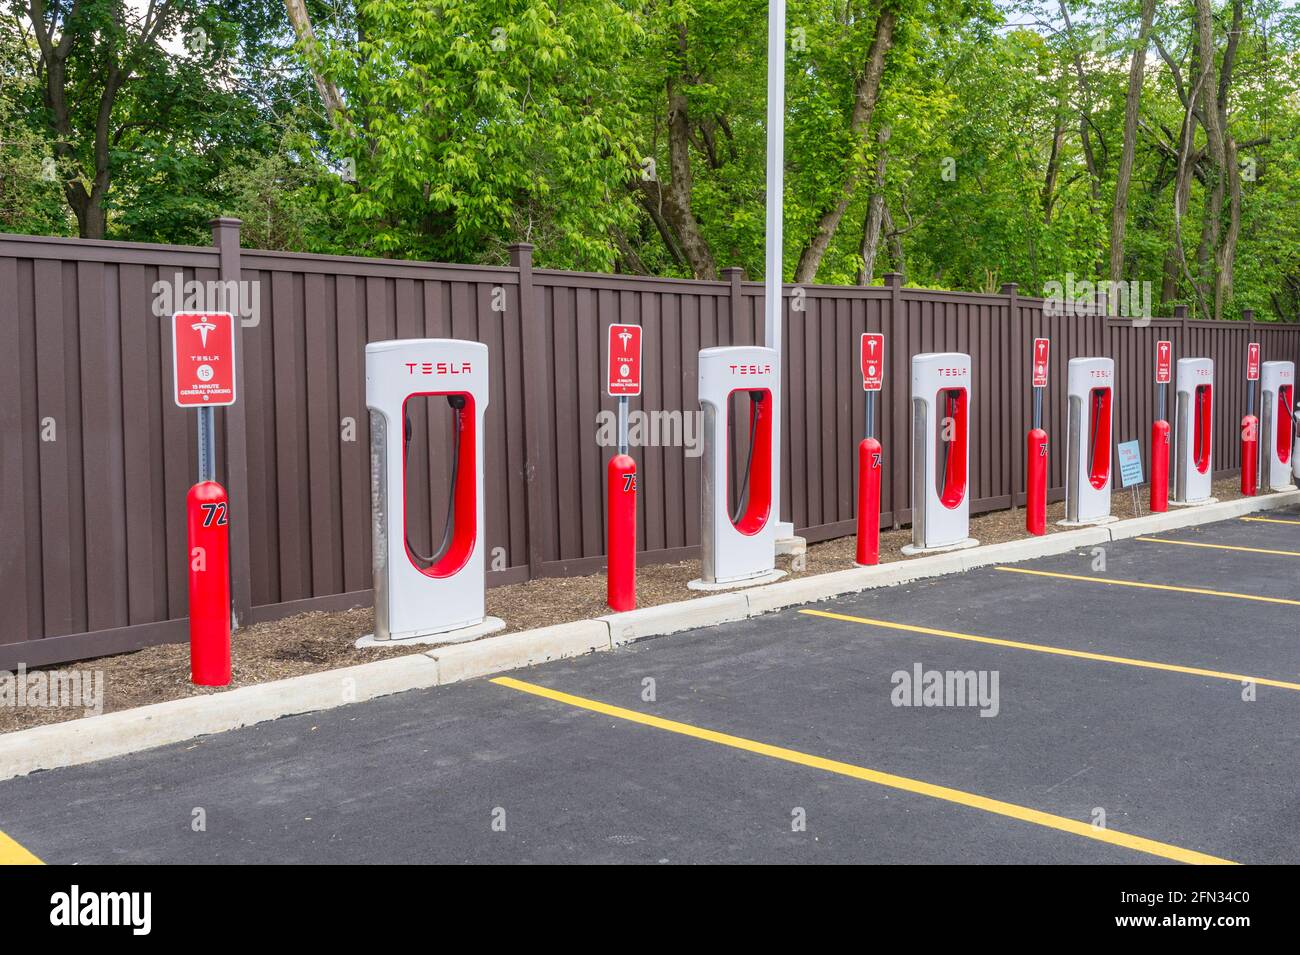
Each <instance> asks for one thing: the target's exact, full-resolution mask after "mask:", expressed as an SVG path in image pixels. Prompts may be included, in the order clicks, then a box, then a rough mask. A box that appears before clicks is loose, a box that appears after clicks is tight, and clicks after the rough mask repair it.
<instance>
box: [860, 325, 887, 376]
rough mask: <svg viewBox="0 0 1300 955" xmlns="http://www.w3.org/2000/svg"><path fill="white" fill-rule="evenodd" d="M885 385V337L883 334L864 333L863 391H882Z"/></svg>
mask: <svg viewBox="0 0 1300 955" xmlns="http://www.w3.org/2000/svg"><path fill="white" fill-rule="evenodd" d="M884 384H885V336H884V333H883V332H863V333H862V389H863V391H880V390H881V388H883V387H884Z"/></svg>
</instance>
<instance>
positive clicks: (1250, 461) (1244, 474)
mask: <svg viewBox="0 0 1300 955" xmlns="http://www.w3.org/2000/svg"><path fill="white" fill-rule="evenodd" d="M1258 464H1259V419H1258V418H1256V417H1255V416H1254V415H1253V414H1248V415H1246V416H1245V417H1244V418H1242V419H1241V493H1242V494H1244V495H1245V496H1246V497H1254V496H1255V492H1256V490H1257V489H1258V488H1257V481H1256V476H1255V472H1256V469H1257V467H1258Z"/></svg>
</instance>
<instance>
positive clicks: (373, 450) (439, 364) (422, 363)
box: [357, 338, 505, 646]
mask: <svg viewBox="0 0 1300 955" xmlns="http://www.w3.org/2000/svg"><path fill="white" fill-rule="evenodd" d="M412 398H426V399H428V400H429V403H428V409H429V413H430V414H431V415H433V414H436V413H437V406H438V405H439V404H442V405H443V406H444V407H445V409H446V411H447V413H449V414H450V415H451V418H452V439H451V447H450V449H449V450H448V456H449V458H450V478H449V493H448V502H447V510H446V518H445V523H444V525H443V533H442V537H441V543H439V544H438V545H437V546H436V547H435V548H434V550H433V552H432V553H430V554H425V553H422V552H420V550H419V549H418V548H417V547H415V546H413V545H412V543H411V541H410V538H409V536H408V534H407V523H406V511H407V503H408V501H407V495H406V490H407V467H408V463H409V462H408V457H409V455H408V450H409V445H410V440H411V429H410V419H409V417H408V412H409V408H408V405H409V403H410V401H411V399H412ZM487 405H488V349H487V346H486V345H483V344H481V343H479V342H467V341H458V340H456V339H450V338H418V339H407V340H399V341H387V342H375V343H373V344H370V345H367V346H366V406H367V407H368V408H369V409H370V506H371V520H372V527H371V533H372V539H373V545H374V552H373V561H374V585H375V632H374V635H373V636H371V637H363V638H362V639H361V640H360V641H358V643H357V645H358V646H369V645H374V644H383V643H386V642H388V641H396V640H405V641H410V642H416V643H433V642H437V643H444V642H454V641H458V640H469V639H471V638H473V637H479V636H482V635H484V634H486V633H492V632H494V631H496V630H501V629H503V628H504V627H505V624H504V623H503V622H502V621H501V620H499V619H497V618H495V617H488V616H486V604H485V598H484V587H485V584H486V568H485V564H484V540H483V537H484V534H483V528H484V524H483V513H484V506H483V451H482V449H483V448H485V447H486V442H485V440H484V434H483V415H484V413H485V412H486V411H487ZM435 507H436V505H435ZM433 513H435V514H436V513H437V511H436V510H434V512H433ZM434 536H435V539H436V538H437V535H436V534H435V535H434Z"/></svg>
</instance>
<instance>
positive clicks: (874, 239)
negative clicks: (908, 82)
mask: <svg viewBox="0 0 1300 955" xmlns="http://www.w3.org/2000/svg"><path fill="white" fill-rule="evenodd" d="M876 138H877V140H878V141H879V143H880V155H879V156H877V157H876V181H875V188H874V189H872V191H871V198H870V200H868V202H867V218H866V220H865V221H864V222H863V223H862V267H861V268H860V269H858V284H859V285H870V284H871V280H872V278H873V277H874V276H875V274H876V252H877V251H878V250H879V249H880V226H881V224H882V223H883V222H884V218H885V167H886V166H887V165H888V163H889V154H888V153H887V152H886V150H885V143H886V142H887V141H888V140H889V129H888V128H885V129H882V130H881V131H880V133H879V135H878V136H877V137H876Z"/></svg>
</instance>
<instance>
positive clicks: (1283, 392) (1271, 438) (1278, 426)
mask: <svg viewBox="0 0 1300 955" xmlns="http://www.w3.org/2000/svg"><path fill="white" fill-rule="evenodd" d="M1259 385H1260V393H1261V395H1262V401H1261V408H1260V410H1261V411H1262V412H1263V413H1262V414H1261V415H1260V416H1259V427H1260V434H1259V456H1260V469H1259V472H1258V473H1259V483H1260V484H1261V485H1262V486H1263V487H1267V488H1269V489H1271V490H1274V491H1289V490H1291V489H1293V488H1294V487H1295V482H1294V481H1292V480H1291V469H1292V467H1293V466H1294V465H1293V462H1292V460H1291V455H1292V453H1293V452H1294V450H1295V448H1294V446H1293V445H1294V441H1295V362H1292V361H1266V362H1264V363H1263V364H1261V365H1260V366H1259Z"/></svg>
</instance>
